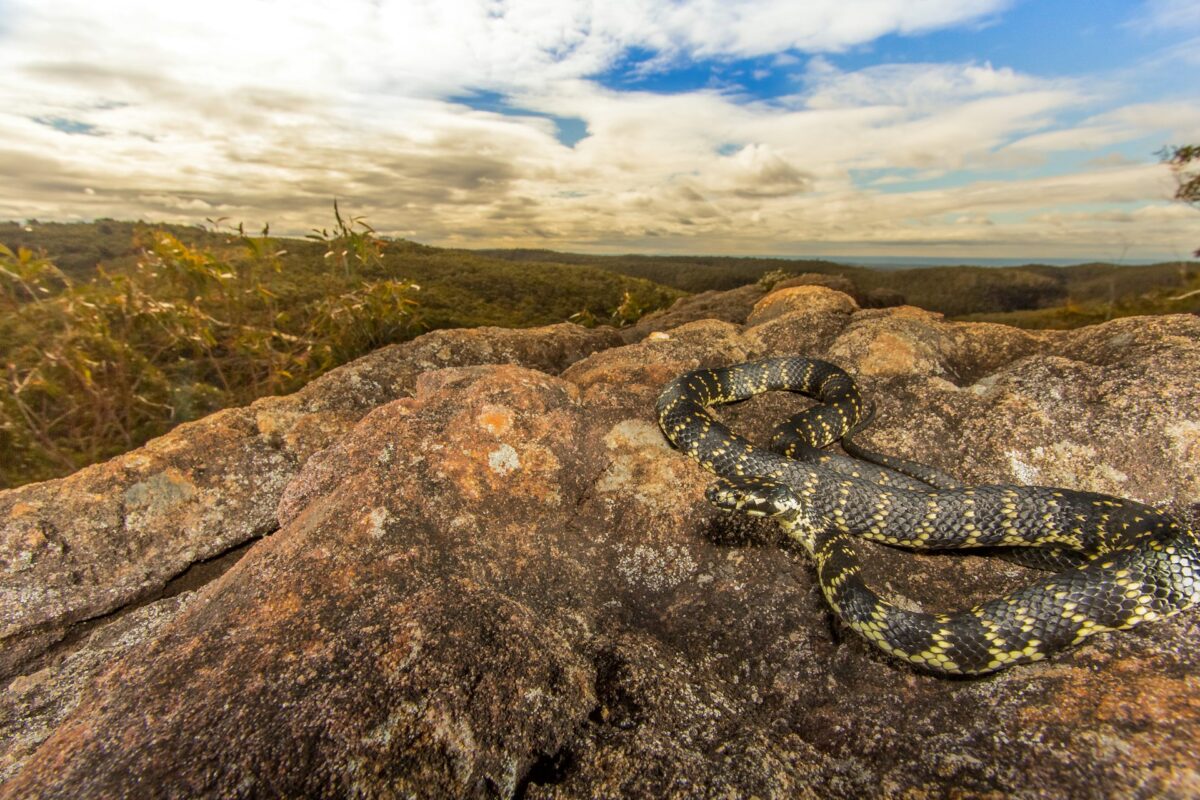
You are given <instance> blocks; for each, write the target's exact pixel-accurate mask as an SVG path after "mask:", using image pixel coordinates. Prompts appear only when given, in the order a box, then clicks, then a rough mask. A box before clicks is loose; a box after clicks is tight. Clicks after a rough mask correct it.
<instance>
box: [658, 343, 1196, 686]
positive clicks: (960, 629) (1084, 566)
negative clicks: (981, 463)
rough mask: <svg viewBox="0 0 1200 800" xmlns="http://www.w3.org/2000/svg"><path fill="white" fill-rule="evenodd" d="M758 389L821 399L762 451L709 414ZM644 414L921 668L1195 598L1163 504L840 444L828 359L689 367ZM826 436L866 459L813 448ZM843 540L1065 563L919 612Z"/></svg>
mask: <svg viewBox="0 0 1200 800" xmlns="http://www.w3.org/2000/svg"><path fill="white" fill-rule="evenodd" d="M772 390H787V391H792V392H798V393H801V394H804V395H808V396H810V397H812V398H814V399H815V400H817V401H818V403H819V404H818V405H815V406H813V407H811V408H809V409H808V410H806V411H804V412H802V413H800V414H798V415H796V416H795V417H793V418H792V419H791V420H788V421H787V422H785V423H783V424H782V425H780V426H779V427H778V428H777V429H776V431H775V433H774V436H773V439H772V445H771V449H770V450H768V449H765V448H762V447H758V446H756V445H754V444H752V443H750V442H749V441H748V440H746V439H745V438H743V437H742V436H739V435H738V434H736V433H734V432H732V431H731V430H729V428H727V427H726V426H725V425H723V424H722V423H721V422H719V421H718V420H717V419H716V418H715V417H714V416H713V415H712V414H711V413H710V412H709V410H708V408H709V406H713V405H717V404H723V403H732V402H737V401H739V400H745V399H747V398H749V397H751V396H753V395H756V394H760V393H763V392H767V391H772ZM657 411H658V421H659V425H660V426H661V428H662V430H663V432H664V433H665V434H666V436H667V438H668V439H669V440H670V441H671V443H672V444H674V445H675V446H676V447H678V448H679V449H681V450H682V451H684V452H685V453H686V454H687V455H689V456H691V457H692V458H694V459H696V460H697V461H699V462H700V464H701V465H702V466H703V467H704V468H706V469H708V470H709V471H711V472H713V473H715V474H716V475H717V476H718V477H717V482H716V483H715V484H714V485H713V486H712V487H710V489H709V491H708V499H709V500H710V502H712V503H713V504H715V505H716V506H718V507H720V508H724V509H729V510H737V511H742V512H744V513H748V514H751V515H756V516H770V517H774V518H775V519H776V520H777V521H778V522H779V523H780V525H781V526H782V527H783V529H784V531H785V532H786V533H787V534H788V535H789V536H790V537H791V538H792V539H794V540H796V541H797V542H799V543H800V544H801V545H802V546H803V547H804V549H805V550H806V551H808V553H809V554H810V555H811V557H812V558H813V560H814V561H815V563H816V569H817V577H818V581H819V583H820V587H821V591H822V593H823V594H824V595H825V598H826V600H827V601H828V602H829V604H830V605H831V606H832V607H833V609H834V611H835V612H836V613H837V615H838V616H839V617H840V618H841V619H842V620H843V621H844V622H845V623H846V624H847V625H848V626H849V627H850V628H852V629H853V630H855V631H857V632H858V633H859V634H861V635H862V636H863V637H865V638H866V639H867V640H868V641H869V642H871V644H873V645H875V646H876V647H879V648H880V649H882V650H883V651H885V652H887V653H889V654H891V655H893V656H896V657H898V658H901V659H903V660H905V661H907V662H909V663H910V664H913V665H915V666H916V667H918V668H921V669H924V670H926V671H929V672H933V673H937V674H943V675H981V674H985V673H989V672H994V671H996V670H1000V669H1005V668H1007V667H1010V666H1013V665H1015V664H1021V663H1026V662H1031V661H1037V660H1040V659H1042V658H1045V657H1046V656H1048V655H1050V654H1052V653H1055V652H1057V651H1059V650H1062V649H1064V648H1066V647H1070V646H1072V645H1074V644H1077V643H1079V642H1080V641H1082V640H1083V639H1085V638H1086V637H1088V636H1091V635H1093V634H1095V633H1099V632H1101V631H1108V630H1117V629H1124V628H1130V627H1132V626H1134V625H1137V624H1139V623H1142V622H1147V621H1150V620H1155V619H1160V618H1163V617H1167V616H1170V615H1173V614H1176V613H1178V612H1180V611H1182V610H1184V609H1187V608H1190V607H1191V606H1193V605H1195V604H1196V603H1197V602H1200V543H1198V542H1197V537H1196V534H1195V532H1193V531H1192V530H1190V529H1188V528H1187V527H1185V526H1182V525H1180V524H1179V523H1178V522H1177V521H1176V520H1175V519H1173V518H1172V517H1170V516H1168V515H1166V514H1164V513H1163V512H1161V511H1158V510H1156V509H1154V508H1151V507H1149V506H1146V505H1143V504H1141V503H1136V502H1133V501H1130V500H1124V499H1121V498H1117V497H1111V496H1109V495H1104V494H1097V493H1093V492H1083V491H1071V490H1068V489H1058V488H1050V487H1041V486H1014V485H986V486H975V487H969V488H967V487H961V486H958V485H957V484H955V483H954V481H953V479H950V478H946V477H945V476H943V475H942V474H941V473H938V472H936V471H935V470H932V469H930V468H927V467H924V466H922V465H920V464H916V463H914V462H908V461H903V460H901V459H893V458H889V457H886V456H878V457H874V456H872V455H871V454H869V453H868V452H866V451H861V449H859V448H852V447H850V446H848V439H847V437H849V436H850V435H851V434H852V433H854V432H855V431H856V430H857V429H859V428H860V427H861V426H862V425H863V424H865V422H866V420H867V417H868V415H867V414H866V413H865V412H864V406H863V401H862V398H861V396H860V394H859V391H858V389H857V387H856V386H855V384H854V381H853V379H852V378H851V377H850V376H849V375H848V374H847V373H846V372H844V371H843V370H842V369H840V368H838V367H837V366H834V365H833V364H830V363H827V362H824V361H818V360H813V359H806V358H799V357H785V358H773V359H766V360H761V361H754V362H749V363H745V364H737V365H734V366H730V367H725V368H720V369H700V370H696V371H693V372H689V373H687V374H686V375H683V376H681V377H679V378H676V379H675V380H673V381H672V382H671V383H670V384H668V385H667V387H666V388H665V389H664V390H663V392H662V394H661V396H660V397H659V400H658V405H657ZM840 439H841V440H845V441H847V446H846V451H847V452H852V453H857V454H859V455H864V456H866V457H868V458H871V459H872V460H873V461H876V462H878V463H869V462H866V461H863V460H860V459H859V458H850V457H847V456H841V455H836V454H834V453H832V452H829V451H826V450H823V449H822V448H824V447H827V446H828V445H830V444H831V443H833V442H835V441H838V440H840ZM856 537H863V538H866V539H871V540H873V541H877V542H883V543H885V544H889V545H897V546H900V547H905V548H910V549H915V550H938V549H949V548H974V547H996V546H1002V547H1012V548H1017V552H1022V551H1024V552H1027V553H1033V554H1036V553H1038V552H1039V551H1040V552H1041V553H1042V554H1043V555H1044V556H1045V561H1046V562H1048V563H1050V564H1059V565H1062V564H1069V565H1071V566H1069V568H1065V569H1062V570H1061V571H1058V572H1055V573H1054V574H1050V575H1047V576H1045V577H1043V578H1041V579H1040V580H1038V581H1036V582H1035V583H1032V584H1031V585H1028V586H1026V587H1025V588H1022V589H1020V590H1018V591H1015V592H1013V593H1011V594H1009V595H1006V596H1004V597H1000V598H997V599H994V600H991V601H989V602H986V603H983V604H981V605H977V606H975V607H974V608H970V609H967V610H964V611H959V612H956V613H951V614H931V613H923V612H916V611H910V610H906V609H903V608H899V607H897V606H896V605H894V604H891V603H889V602H887V601H885V600H884V599H882V598H881V597H879V596H878V595H877V594H875V593H874V592H873V591H872V590H871V589H870V588H868V587H867V585H866V583H865V582H864V581H863V579H862V577H861V574H860V573H861V569H860V565H859V561H858V556H857V553H856V543H857V539H856Z"/></svg>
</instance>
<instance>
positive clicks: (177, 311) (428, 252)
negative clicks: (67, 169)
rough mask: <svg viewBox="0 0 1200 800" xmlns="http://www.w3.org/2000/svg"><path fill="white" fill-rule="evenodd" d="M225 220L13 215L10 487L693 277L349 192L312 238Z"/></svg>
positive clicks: (1, 331) (3, 407) (617, 316)
mask: <svg viewBox="0 0 1200 800" xmlns="http://www.w3.org/2000/svg"><path fill="white" fill-rule="evenodd" d="M210 222H211V223H212V229H208V230H206V229H200V228H188V227H168V226H153V227H152V226H148V225H144V224H141V223H124V222H115V221H113V220H100V221H97V222H96V223H91V224H72V225H64V224H40V223H37V222H34V221H30V222H29V223H26V224H24V225H19V224H15V223H9V224H3V225H0V242H4V245H3V246H0V358H2V360H0V364H3V368H4V373H3V382H2V383H0V487H6V486H15V485H19V484H21V483H26V482H29V481H32V480H42V479H45V478H49V477H54V476H57V475H63V474H66V473H69V472H71V471H73V470H75V469H78V468H79V467H81V466H84V465H86V464H89V463H93V462H95V461H98V460H101V459H104V458H107V457H110V456H112V455H115V454H117V453H120V452H124V451H126V450H128V449H131V448H133V447H137V446H138V445H140V444H142V443H143V442H145V441H146V440H147V439H149V438H151V437H153V436H156V435H159V434H162V433H164V432H166V431H167V430H169V429H170V428H171V427H173V426H174V425H176V424H178V423H180V422H183V421H186V420H190V419H195V418H197V417H200V416H203V415H205V414H208V413H210V412H212V411H214V410H217V409H220V408H225V407H228V406H232V405H239V404H243V403H246V402H249V401H250V400H252V399H254V398H256V397H260V396H263V395H267V394H278V393H283V392H288V391H292V390H294V389H296V388H298V387H299V386H301V385H303V384H304V383H306V382H308V381H309V380H311V379H312V378H314V377H316V376H317V375H319V374H321V373H322V372H324V371H326V370H328V369H330V368H332V367H334V366H337V365H339V364H342V363H345V362H346V361H349V360H351V359H353V358H356V357H357V356H359V355H362V354H363V353H365V352H367V351H369V350H371V349H373V348H376V347H379V346H381V345H384V344H388V343H392V342H399V341H404V340H406V339H409V338H411V337H413V336H415V335H416V334H418V333H420V332H422V331H425V330H429V329H431V328H442V327H472V326H478V325H501V326H506V327H523V326H530V325H540V324H548V323H553V322H562V321H564V320H566V319H567V318H568V317H571V316H572V315H577V314H578V315H582V316H583V317H584V318H585V319H587V320H590V321H592V323H593V324H595V323H598V322H611V323H613V324H622V323H627V322H631V321H633V320H635V319H636V318H637V317H639V316H640V315H641V314H642V313H644V312H645V311H648V310H652V309H654V308H658V307H661V306H663V305H666V304H669V303H670V302H672V301H674V300H675V299H676V298H677V297H679V296H680V295H681V294H682V292H679V291H677V290H673V289H667V288H664V287H660V286H656V285H654V284H652V283H649V282H647V281H642V280H637V279H633V278H628V277H625V276H620V275H615V274H612V273H606V272H602V271H600V270H596V269H591V268H579V267H575V266H562V265H554V264H546V265H537V266H535V267H532V268H531V267H529V266H527V265H517V264H513V263H512V262H509V261H502V260H497V259H488V258H484V257H481V256H478V255H476V254H472V253H466V252H453V251H447V250H440V249H436V248H430V247H423V246H421V245H417V244H414V243H411V242H405V241H386V240H383V239H381V238H379V237H378V236H376V235H375V232H374V231H373V230H371V228H370V226H369V225H367V224H366V222H365V221H364V220H362V219H360V218H355V217H347V216H345V215H343V214H342V212H341V210H340V209H337V208H335V225H334V227H333V228H332V229H331V230H324V229H322V230H317V231H314V232H313V233H312V234H311V235H310V236H309V237H308V240H307V241H306V240H294V239H293V240H282V239H278V238H272V237H271V236H270V235H269V233H270V232H269V229H267V228H264V229H263V231H262V233H261V234H260V235H257V236H251V235H247V234H246V232H245V231H244V230H243V229H242V228H241V227H240V226H239V227H237V228H229V227H228V226H225V225H224V220H213V221H210ZM122 239H124V241H123V243H122V242H121V240H122ZM35 248H36V249H35ZM101 254H104V255H103V257H102V258H100V259H99V261H97V262H93V263H92V264H91V265H90V266H87V267H85V266H84V262H83V259H86V258H92V257H99V256H100V255H101ZM60 263H69V264H70V265H71V267H70V269H62V268H60V266H59V264H60Z"/></svg>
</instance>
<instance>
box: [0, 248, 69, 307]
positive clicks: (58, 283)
mask: <svg viewBox="0 0 1200 800" xmlns="http://www.w3.org/2000/svg"><path fill="white" fill-rule="evenodd" d="M70 285H71V281H70V279H69V278H67V276H66V275H64V274H63V273H62V272H61V271H60V270H59V269H58V267H56V266H54V264H53V262H51V261H50V259H48V258H45V257H44V256H38V255H34V252H33V251H32V250H30V249H29V248H27V247H18V248H17V252H15V253H14V252H13V251H12V250H10V249H8V248H7V247H5V246H4V245H2V244H0V308H3V309H4V310H12V309H15V308H17V307H18V306H20V305H22V304H23V303H28V302H36V301H38V300H41V299H42V298H44V297H47V296H48V295H50V294H53V293H54V292H57V291H61V290H62V289H66V288H67V287H69V286H70Z"/></svg>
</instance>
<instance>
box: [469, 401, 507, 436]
mask: <svg viewBox="0 0 1200 800" xmlns="http://www.w3.org/2000/svg"><path fill="white" fill-rule="evenodd" d="M476 419H477V420H478V422H479V424H480V426H482V427H483V428H484V430H486V431H487V432H488V433H490V434H492V435H493V436H502V435H503V434H505V433H507V432H508V430H509V428H511V427H512V424H513V413H512V411H511V410H510V409H507V408H505V407H504V406H494V405H486V406H484V407H483V410H482V411H480V412H479V415H478V416H477V417H476Z"/></svg>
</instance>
